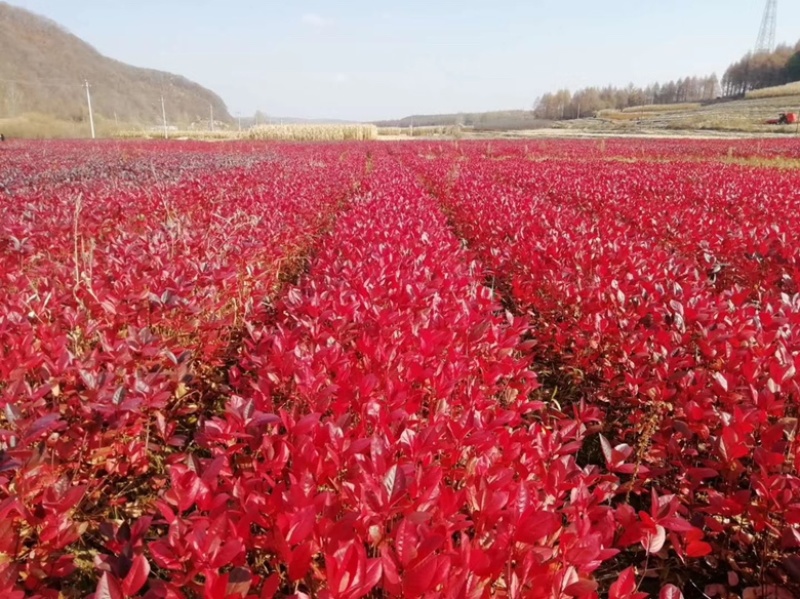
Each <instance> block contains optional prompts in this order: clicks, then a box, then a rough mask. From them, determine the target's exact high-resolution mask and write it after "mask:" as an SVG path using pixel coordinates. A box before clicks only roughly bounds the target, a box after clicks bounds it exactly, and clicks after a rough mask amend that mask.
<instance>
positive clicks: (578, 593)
mask: <svg viewBox="0 0 800 599" xmlns="http://www.w3.org/2000/svg"><path fill="white" fill-rule="evenodd" d="M597 586H598V585H597V583H596V582H595V581H594V580H588V579H586V578H583V579H581V580H579V581H578V582H574V583H572V584H571V585H569V586H568V587H567V588H566V589H564V593H565V594H567V595H569V596H570V597H585V596H586V595H590V594H591V593H594V592H595V591H596V590H597Z"/></svg>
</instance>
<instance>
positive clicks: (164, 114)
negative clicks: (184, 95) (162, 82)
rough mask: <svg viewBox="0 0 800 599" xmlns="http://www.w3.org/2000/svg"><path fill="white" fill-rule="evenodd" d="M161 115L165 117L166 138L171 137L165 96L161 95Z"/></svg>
mask: <svg viewBox="0 0 800 599" xmlns="http://www.w3.org/2000/svg"><path fill="white" fill-rule="evenodd" d="M161 116H162V118H163V119H164V139H168V138H169V132H168V131H167V109H166V107H165V106H164V96H163V95H162V96H161Z"/></svg>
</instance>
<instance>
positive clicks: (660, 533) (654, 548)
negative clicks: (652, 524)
mask: <svg viewBox="0 0 800 599" xmlns="http://www.w3.org/2000/svg"><path fill="white" fill-rule="evenodd" d="M666 540H667V531H666V530H664V527H663V526H656V532H655V533H652V532H650V531H646V532H645V538H644V539H642V547H644V548H645V551H647V552H648V553H658V552H659V551H661V549H662V548H663V547H664V543H665V542H666Z"/></svg>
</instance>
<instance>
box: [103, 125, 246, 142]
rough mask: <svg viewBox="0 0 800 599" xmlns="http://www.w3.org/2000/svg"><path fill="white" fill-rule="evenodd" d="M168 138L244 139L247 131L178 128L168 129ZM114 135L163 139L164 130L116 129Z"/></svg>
mask: <svg viewBox="0 0 800 599" xmlns="http://www.w3.org/2000/svg"><path fill="white" fill-rule="evenodd" d="M167 136H168V138H169V139H193V140H198V141H230V140H235V139H244V138H246V137H247V131H242V132H239V131H227V130H223V131H193V130H179V131H169V132H168V135H167ZM115 137H118V138H120V139H164V131H163V130H161V129H158V128H150V129H124V130H122V131H118V132H117V133H116V134H115Z"/></svg>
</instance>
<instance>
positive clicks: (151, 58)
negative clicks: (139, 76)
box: [11, 0, 800, 120]
mask: <svg viewBox="0 0 800 599" xmlns="http://www.w3.org/2000/svg"><path fill="white" fill-rule="evenodd" d="M11 3H12V4H15V5H17V6H21V7H23V8H27V9H30V10H33V11H34V12H37V13H39V14H43V15H45V16H47V17H50V18H51V19H53V20H55V21H57V22H59V23H60V24H62V25H64V26H65V27H66V28H67V29H69V30H70V31H71V32H73V33H75V34H76V35H78V36H79V37H81V38H83V39H84V40H86V41H88V42H89V43H91V44H92V45H93V46H95V47H96V48H97V49H98V50H100V51H101V52H103V53H104V54H106V55H108V56H111V57H113V58H116V59H119V60H122V61H125V62H128V63H131V64H135V65H137V66H146V67H151V68H157V69H163V70H168V71H172V72H176V73H179V74H182V75H185V76H186V77H189V78H190V79H193V80H195V81H197V82H199V83H201V84H203V85H205V86H207V87H210V88H211V89H213V90H214V91H216V92H218V93H219V94H220V95H221V96H222V97H223V99H224V100H225V101H226V103H227V104H228V107H229V109H230V111H231V113H232V114H236V113H241V114H242V115H250V114H253V113H254V112H255V111H256V110H257V109H261V110H263V111H265V112H266V113H268V114H270V115H275V116H296V117H306V118H315V117H316V118H345V119H356V120H369V119H378V118H391V117H402V116H406V115H410V114H415V113H426V114H430V113H437V112H458V111H479V110H490V109H511V108H530V107H531V105H532V104H533V102H534V100H535V99H536V97H537V96H538V95H540V94H541V93H543V92H546V91H549V90H554V89H556V88H559V87H569V88H573V89H574V88H576V87H579V86H585V85H605V84H608V83H611V84H617V85H625V84H627V83H629V82H634V83H637V84H646V83H649V82H652V81H657V80H667V79H671V78H677V77H681V76H685V75H705V74H709V73H711V72H717V73H718V74H719V75H720V76H721V75H722V73H723V72H724V70H725V68H726V67H727V65H728V64H729V63H730V62H731V61H732V60H734V59H738V58H739V57H740V56H741V54H742V53H743V52H745V51H746V50H748V49H749V48H750V47H752V46H753V45H754V43H755V39H756V36H757V33H758V26H759V24H760V19H761V13H762V11H763V8H764V2H763V0H614V1H607V2H597V1H592V0H461V1H460V2H450V1H446V2H445V1H443V0H442V1H439V2H436V1H435V0H427V1H422V0H404V1H396V0H371V1H366V0H349V1H339V0H328V1H327V2H323V1H321V0H317V1H314V0H296V1H295V2H286V1H284V2H276V1H272V0H225V1H220V0H11ZM778 39H779V40H785V41H790V42H792V43H794V42H795V41H797V39H800V3H797V2H793V3H791V4H790V3H788V2H783V3H781V6H780V8H779V24H778Z"/></svg>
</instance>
